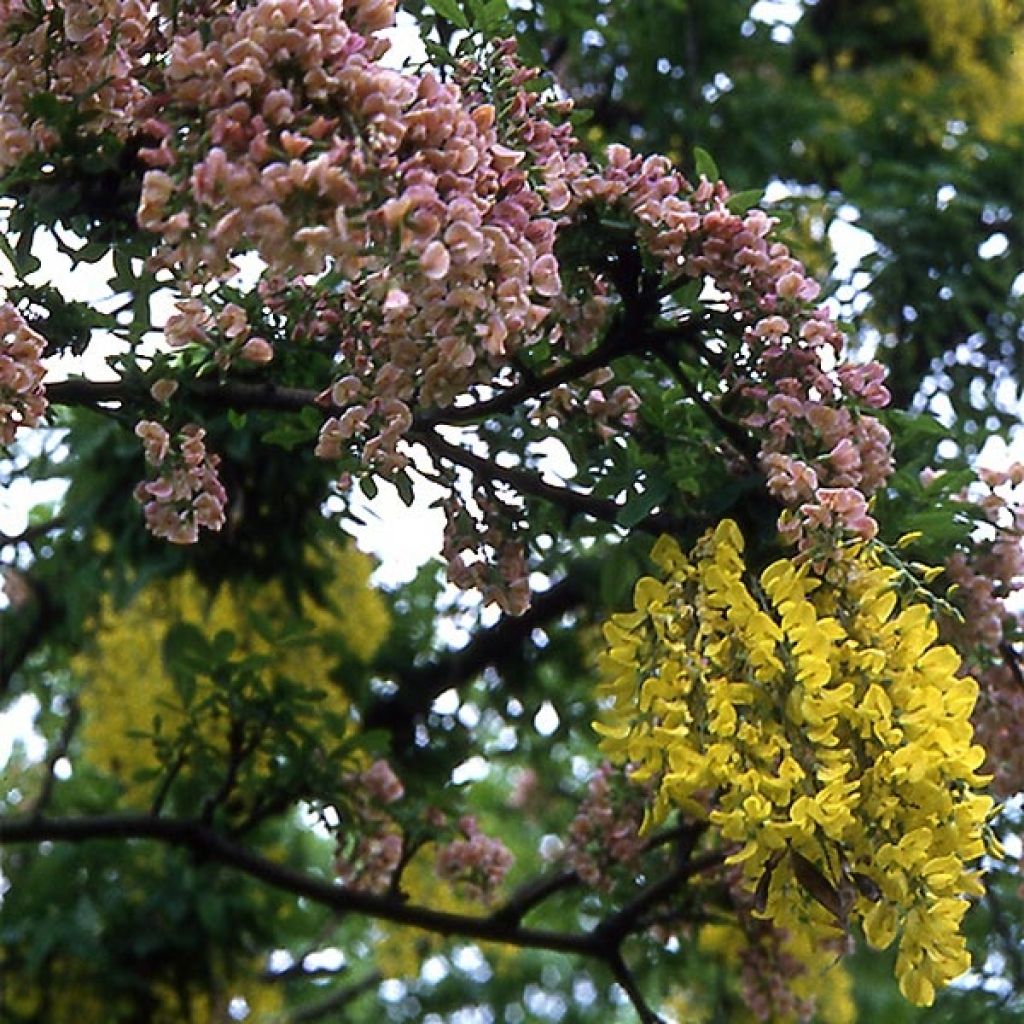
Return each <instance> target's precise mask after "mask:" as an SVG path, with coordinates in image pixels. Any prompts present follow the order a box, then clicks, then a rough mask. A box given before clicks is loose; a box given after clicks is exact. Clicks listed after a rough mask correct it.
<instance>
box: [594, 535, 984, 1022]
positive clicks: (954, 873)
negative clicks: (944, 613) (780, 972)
mask: <svg viewBox="0 0 1024 1024" xmlns="http://www.w3.org/2000/svg"><path fill="white" fill-rule="evenodd" d="M743 547H744V544H743V537H742V535H741V533H740V531H739V529H738V527H737V526H736V524H735V523H734V522H732V521H730V520H726V521H725V522H723V523H721V524H720V525H719V526H718V528H717V529H716V530H714V531H713V532H711V533H708V534H706V535H705V536H704V537H703V538H702V539H701V540H700V541H699V542H698V543H697V545H696V547H695V549H694V551H693V553H692V555H691V556H690V557H687V556H686V555H685V554H684V553H683V552H682V551H681V550H680V549H679V547H678V545H677V544H676V543H675V542H674V541H672V540H670V539H668V538H662V539H661V540H660V541H659V542H658V543H657V545H656V546H655V549H654V552H653V555H652V557H653V559H654V561H655V563H656V564H657V565H658V566H659V568H660V569H661V570H662V574H663V575H662V578H661V579H654V578H651V577H646V578H644V579H641V580H640V581H639V582H638V583H637V585H636V589H635V602H634V603H635V610H634V611H632V612H629V613H626V614H619V615H614V616H612V618H611V620H610V621H609V622H607V623H606V624H605V627H604V632H605V637H606V639H607V642H608V649H607V651H606V652H605V654H604V655H603V658H602V662H603V670H604V673H605V676H606V681H605V682H604V683H603V687H602V692H603V694H604V695H605V696H606V697H607V698H610V709H609V713H608V715H607V717H606V721H605V722H603V723H595V728H596V729H597V730H598V731H599V732H600V733H601V735H602V737H603V739H602V747H603V749H604V751H605V753H606V754H607V755H608V756H609V757H610V758H612V759H613V760H615V761H616V762H618V763H622V762H628V763H629V764H630V765H631V766H632V774H633V775H634V777H636V778H637V779H638V780H649V781H650V782H652V783H653V785H654V787H655V793H656V795H655V800H654V804H653V806H652V807H651V808H650V810H649V812H648V819H647V821H646V823H645V827H648V828H649V827H650V826H651V825H653V824H657V823H659V822H661V821H662V820H664V818H665V817H666V815H667V814H668V812H669V810H670V809H671V808H673V807H676V808H679V809H681V810H682V811H684V812H685V813H686V814H688V815H692V816H696V817H698V818H700V819H703V820H708V821H710V823H711V824H712V826H714V828H715V829H716V831H717V833H718V834H719V835H720V836H721V837H722V839H723V840H724V841H725V842H727V843H728V844H731V845H732V846H734V852H733V853H732V854H731V856H730V857H729V863H732V864H740V865H742V869H743V876H744V885H745V887H746V888H747V889H748V890H749V891H750V892H752V893H754V894H755V896H756V898H755V903H756V904H757V907H758V909H759V911H760V912H762V913H764V914H765V915H766V916H767V917H768V918H770V919H771V920H772V921H773V922H774V923H775V924H776V925H777V926H778V927H780V928H783V929H784V930H785V931H786V932H787V933H788V934H789V936H790V943H791V949H792V951H793V952H794V953H795V954H797V955H802V956H803V957H805V958H807V959H808V960H810V959H811V958H812V957H813V954H814V950H815V949H816V947H817V946H818V944H819V943H820V942H821V941H822V940H823V939H824V938H825V937H828V936H834V935H835V934H836V930H837V928H839V929H845V928H846V926H847V924H848V922H849V921H851V920H852V921H859V922H860V924H861V926H862V928H863V931H864V935H865V937H866V938H867V940H868V942H869V943H870V944H871V945H873V946H876V947H878V948H885V947H887V946H889V945H890V944H891V943H892V942H893V940H894V939H895V938H896V937H897V936H899V952H898V956H897V960H896V974H897V977H898V978H899V983H900V988H901V991H902V992H903V994H904V995H905V996H906V998H907V999H909V1000H910V1001H911V1002H913V1003H916V1004H918V1005H929V1004H930V1003H931V1002H932V1000H933V999H934V996H935V989H936V988H937V987H938V986H941V985H943V984H945V983H947V982H948V981H950V980H951V979H952V978H955V977H956V976H957V975H959V974H961V973H962V972H963V971H965V970H967V968H968V967H969V964H970V960H969V955H968V953H967V951H966V948H965V943H964V940H963V937H962V936H961V934H960V922H961V918H962V917H963V915H964V912H965V911H966V910H967V908H968V897H970V896H977V895H980V894H981V891H982V889H981V882H980V880H979V875H978V872H977V871H974V870H972V869H971V868H970V867H969V866H968V864H969V862H972V861H974V860H975V859H976V858H978V857H980V856H981V855H982V854H983V853H984V851H985V846H984V841H983V836H984V831H985V823H986V819H987V817H988V815H989V813H990V812H991V809H992V800H991V799H990V798H989V797H988V796H985V795H982V794H981V793H980V792H979V789H980V787H982V786H983V784H984V783H985V781H986V780H985V779H984V778H982V777H980V776H979V775H978V774H977V769H978V768H979V766H980V765H981V763H982V761H983V759H984V756H985V755H984V751H983V750H982V748H981V747H979V746H977V745H974V744H973V733H972V728H971V724H970V714H971V710H972V708H973V707H974V702H975V698H976V695H977V685H976V683H975V682H974V680H972V679H970V678H964V677H961V676H958V675H957V670H958V668H959V665H960V660H959V658H958V656H957V654H956V653H955V652H954V651H953V649H952V648H950V647H947V646H940V645H937V644H936V642H935V641H936V636H937V630H936V625H935V622H934V621H933V616H932V613H931V610H930V609H929V607H928V606H927V605H926V604H924V603H921V602H917V601H914V600H913V599H908V598H907V597H906V596H905V595H901V593H900V592H899V590H898V589H897V586H896V581H897V574H896V572H895V571H894V570H892V569H890V568H887V567H885V566H882V565H880V564H879V563H878V561H877V560H876V559H874V558H873V557H872V555H871V551H870V549H868V548H867V547H866V546H865V545H859V546H851V547H847V548H845V549H843V550H842V551H840V552H838V553H837V556H836V561H835V562H833V563H832V564H831V565H830V567H829V570H828V574H827V578H825V579H822V578H820V577H819V576H817V575H816V574H815V572H814V571H813V568H812V567H811V566H810V565H809V564H807V563H804V564H802V565H798V564H795V563H794V562H792V561H789V560H781V561H778V562H775V563H774V564H772V565H770V566H769V567H768V568H767V569H765V570H764V571H763V572H762V573H761V574H760V576H759V577H758V578H757V579H756V580H755V579H753V578H752V576H751V574H749V573H748V572H747V569H746V566H745V563H744V559H743Z"/></svg>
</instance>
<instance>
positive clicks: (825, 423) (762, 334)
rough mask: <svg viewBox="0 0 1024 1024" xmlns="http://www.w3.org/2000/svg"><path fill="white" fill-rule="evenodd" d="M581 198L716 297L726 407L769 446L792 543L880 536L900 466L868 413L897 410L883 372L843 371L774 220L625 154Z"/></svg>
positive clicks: (828, 323)
mask: <svg viewBox="0 0 1024 1024" xmlns="http://www.w3.org/2000/svg"><path fill="white" fill-rule="evenodd" d="M574 189H575V193H576V195H577V197H578V198H579V199H580V201H582V202H588V201H589V202H594V201H599V202H602V203H607V204H609V205H617V206H619V207H620V208H622V209H623V210H624V212H626V213H627V214H628V215H630V216H631V217H632V218H634V220H635V222H636V223H637V225H638V237H639V238H640V240H641V241H642V243H643V245H644V248H645V249H646V250H647V251H648V252H649V253H650V254H651V255H652V256H653V257H654V258H656V259H657V260H658V261H659V263H660V265H661V268H662V272H663V274H664V275H665V276H666V277H667V278H668V279H669V280H680V281H683V280H685V279H687V278H695V279H697V280H700V281H705V282H709V283H710V284H711V285H713V289H714V292H715V294H716V296H717V297H716V299H715V300H714V301H715V302H716V303H719V304H720V305H721V307H722V309H723V311H724V312H725V314H726V316H727V321H726V326H725V327H724V329H723V332H724V334H725V336H724V337H723V338H722V345H723V351H724V354H725V357H726V358H725V360H724V366H723V370H722V374H723V392H722V394H721V395H720V396H717V397H718V400H719V401H720V402H722V403H723V404H724V403H726V401H727V400H728V401H729V403H730V407H732V406H734V405H736V404H737V403H738V404H739V406H740V408H741V409H743V410H744V411H743V412H742V415H741V420H742V423H743V425H745V426H746V427H748V428H750V429H752V430H754V431H755V432H756V433H757V434H758V436H759V437H760V440H761V460H762V469H763V471H764V472H765V474H766V476H767V478H768V487H769V490H770V491H771V493H772V494H773V495H775V496H776V497H777V498H779V499H780V500H781V501H782V502H783V503H784V504H785V505H786V506H787V513H786V514H785V515H784V517H783V519H782V521H781V523H780V525H781V526H782V528H783V533H784V535H785V536H787V537H788V538H789V539H791V540H792V541H794V542H796V543H798V544H800V545H801V547H807V546H810V545H811V544H812V543H814V541H812V538H818V539H819V542H820V540H821V539H823V537H824V535H826V534H827V535H828V540H829V541H832V540H834V539H835V537H836V535H841V534H843V533H852V534H856V535H859V536H862V537H871V536H874V533H875V532H876V530H877V525H876V524H875V522H874V520H873V519H872V518H871V517H870V515H869V514H868V511H867V499H868V498H869V497H870V496H871V494H873V493H874V492H875V491H876V490H878V488H879V487H881V486H882V484H883V483H884V482H885V480H886V479H887V478H888V476H889V475H890V474H891V472H892V457H891V443H890V438H889V434H888V431H887V430H886V429H885V427H884V426H883V425H882V424H881V423H880V422H879V421H878V420H877V419H876V418H875V417H874V416H871V415H869V414H867V413H866V412H865V410H870V409H877V408H881V407H883V406H885V405H886V404H887V403H888V401H889V393H888V390H887V389H886V388H885V386H884V384H883V380H884V376H885V372H884V370H883V368H882V367H881V366H880V365H879V364H877V363H867V364H864V365H855V364H844V363H842V362H840V360H841V356H842V349H843V340H842V333H841V332H840V330H839V328H838V327H837V326H836V324H835V323H833V322H832V320H831V319H830V318H829V316H828V314H827V312H826V311H825V310H824V309H823V308H817V309H816V308H814V307H813V306H812V305H810V303H812V302H813V300H814V299H815V297H816V296H817V294H818V291H819V288H818V285H817V284H816V283H815V282H814V281H813V280H811V279H810V278H808V277H807V276H806V274H805V273H804V268H803V266H802V264H801V263H800V262H799V261H798V260H796V259H794V258H793V256H792V255H791V254H790V252H789V250H788V248H787V247H786V246H785V245H783V244H782V243H781V242H778V241H775V240H773V238H772V228H773V224H774V222H773V221H772V219H771V218H770V217H768V216H767V215H766V214H765V213H764V212H763V211H761V210H759V209H753V210H750V211H749V212H747V213H746V214H739V213H734V212H732V211H731V210H730V209H729V208H728V199H729V193H728V190H727V189H726V188H725V186H724V185H723V184H722V183H721V182H719V183H717V184H712V183H710V182H708V181H706V180H703V179H702V180H701V182H700V184H699V185H698V186H697V187H696V188H695V189H694V188H693V187H692V186H691V185H690V184H689V183H688V182H687V181H686V180H685V179H684V178H683V177H682V176H681V175H680V174H679V173H678V172H677V171H676V170H674V169H673V167H672V165H671V164H670V163H669V161H667V160H666V159H665V158H664V157H659V156H651V157H647V158H642V157H639V156H636V155H633V154H632V153H630V152H629V150H628V149H626V148H625V147H624V146H611V147H609V150H608V161H607V165H606V166H605V167H604V168H603V169H602V170H601V171H593V172H592V173H590V174H589V176H585V177H581V178H580V179H578V180H577V181H576V182H574ZM682 313H683V315H684V317H686V316H689V313H690V311H689V310H684V311H682ZM730 334H731V335H733V336H735V335H737V334H740V335H742V341H741V344H739V345H736V344H735V343H732V344H730V341H729V337H728V335H730Z"/></svg>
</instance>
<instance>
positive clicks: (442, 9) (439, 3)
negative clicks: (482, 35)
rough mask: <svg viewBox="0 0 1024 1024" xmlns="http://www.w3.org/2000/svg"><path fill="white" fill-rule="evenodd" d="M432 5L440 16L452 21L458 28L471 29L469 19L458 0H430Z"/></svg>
mask: <svg viewBox="0 0 1024 1024" xmlns="http://www.w3.org/2000/svg"><path fill="white" fill-rule="evenodd" d="M430 6H431V7H433V9H434V11H435V13H436V14H437V15H438V16H439V17H441V18H444V19H445V20H446V21H450V22H451V23H452V24H453V25H454V26H455V27H456V28H461V29H467V30H468V29H469V19H468V18H467V17H466V15H465V13H464V12H463V10H462V7H461V5H460V4H458V3H457V2H456V0H430Z"/></svg>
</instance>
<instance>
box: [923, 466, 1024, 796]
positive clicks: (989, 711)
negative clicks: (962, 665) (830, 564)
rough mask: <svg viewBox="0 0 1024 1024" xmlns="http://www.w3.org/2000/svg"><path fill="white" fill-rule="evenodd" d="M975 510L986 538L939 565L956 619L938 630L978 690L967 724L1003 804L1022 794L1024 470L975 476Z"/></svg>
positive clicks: (1015, 468) (1012, 468) (1017, 468)
mask: <svg viewBox="0 0 1024 1024" xmlns="http://www.w3.org/2000/svg"><path fill="white" fill-rule="evenodd" d="M978 477H979V481H978V492H979V493H978V494H976V495H975V496H974V499H973V500H972V499H971V496H969V495H965V497H966V498H967V499H968V500H971V501H972V504H973V505H974V507H975V508H977V509H980V510H981V513H982V515H983V517H984V518H985V519H986V520H987V521H988V523H987V524H986V525H987V527H988V528H989V529H988V535H987V536H985V537H975V538H974V539H973V543H972V546H971V551H970V552H969V553H968V552H964V551H957V552H955V553H954V554H953V555H951V556H950V557H949V558H948V559H947V561H946V572H947V574H948V577H949V579H950V580H951V581H952V583H953V584H954V590H953V592H952V599H953V601H954V602H955V604H956V605H957V606H958V607H959V608H960V609H961V611H962V613H963V615H962V619H960V620H959V621H953V620H952V619H947V620H945V621H944V622H943V628H944V630H945V632H946V633H947V634H948V636H949V638H950V639H951V640H952V641H953V643H955V645H956V647H957V649H958V650H961V651H963V652H964V656H965V661H966V663H967V665H968V666H969V668H970V670H971V672H973V673H974V674H975V675H976V676H977V678H978V682H979V683H980V685H981V694H980V697H979V700H978V706H977V708H976V709H975V714H974V722H975V728H976V730H977V735H978V739H979V741H980V742H981V743H982V745H983V746H984V747H985V750H986V751H987V752H988V762H987V764H986V770H987V771H990V772H991V773H992V776H993V779H992V789H993V791H994V792H995V793H996V794H997V795H998V796H1001V797H1008V796H1010V795H1012V794H1014V793H1018V792H1020V791H1021V789H1022V788H1024V736H1022V734H1021V723H1022V722H1024V650H1022V647H1021V640H1022V639H1024V610H1022V608H1021V605H1020V594H1021V591H1022V589H1024V464H1022V463H1014V464H1013V465H1010V466H1008V467H1007V468H1006V469H1005V470H994V469H979V471H978Z"/></svg>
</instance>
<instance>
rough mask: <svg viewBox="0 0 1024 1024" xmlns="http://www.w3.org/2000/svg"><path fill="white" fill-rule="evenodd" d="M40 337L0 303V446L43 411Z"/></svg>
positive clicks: (42, 343)
mask: <svg viewBox="0 0 1024 1024" xmlns="http://www.w3.org/2000/svg"><path fill="white" fill-rule="evenodd" d="M45 350H46V342H45V340H44V339H43V337H42V336H41V335H40V334H38V333H37V332H36V331H34V330H33V329H32V328H31V327H29V325H28V324H27V323H26V322H25V320H24V319H23V317H22V316H21V314H20V313H19V312H18V311H17V310H16V309H15V308H14V306H12V305H11V304H10V303H9V302H5V303H3V304H2V305H0V445H8V444H11V442H12V441H13V440H14V436H15V434H16V433H17V431H18V430H19V429H20V428H22V427H34V426H36V425H37V424H38V423H39V422H40V421H41V420H42V418H43V416H44V415H45V414H46V409H47V404H48V403H47V401H46V389H45V387H44V386H43V377H44V376H45V374H46V370H45V368H44V367H43V364H42V356H43V353H44V352H45Z"/></svg>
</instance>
